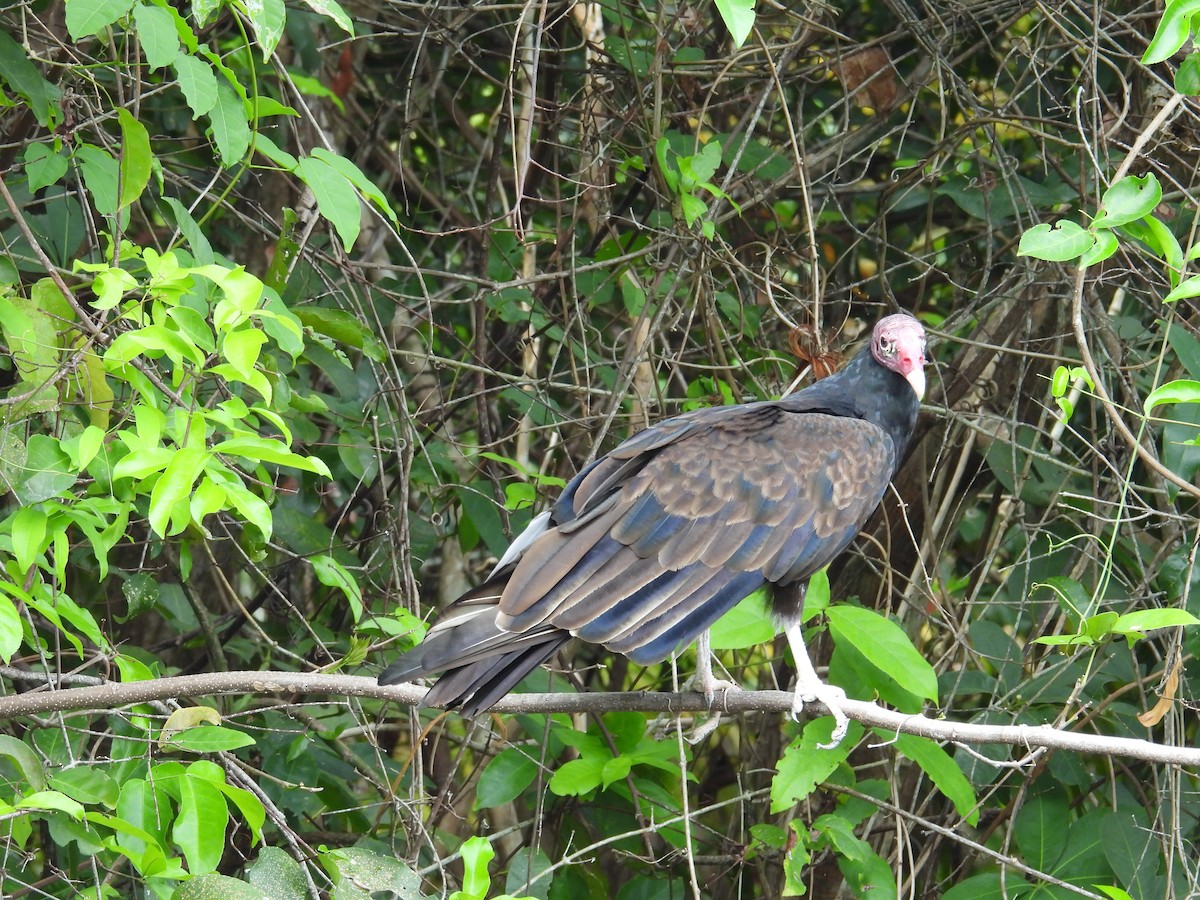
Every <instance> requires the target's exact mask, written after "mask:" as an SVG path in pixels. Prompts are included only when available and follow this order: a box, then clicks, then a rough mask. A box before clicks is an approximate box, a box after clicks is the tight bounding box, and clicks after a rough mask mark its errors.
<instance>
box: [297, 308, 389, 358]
mask: <svg viewBox="0 0 1200 900" xmlns="http://www.w3.org/2000/svg"><path fill="white" fill-rule="evenodd" d="M295 314H296V318H297V319H299V320H300V323H301V324H302V325H303V326H304V327H305V328H311V329H312V330H313V331H315V332H317V334H323V335H325V336H326V337H330V338H333V340H335V341H337V342H338V343H340V344H345V345H346V346H347V347H354V348H355V349H356V350H362V351H363V353H365V354H366V355H367V357H368V358H370V359H372V360H374V361H375V362H383V360H384V359H385V358H386V357H387V350H386V349H385V348H384V347H383V345H382V344H380V343H379V341H378V340H376V339H375V336H374V335H373V334H372V333H371V331H370V329H368V328H367V327H366V326H365V325H363V323H362V322H360V321H359V320H358V317H357V316H354V315H352V314H351V313H348V312H346V311H345V310H343V309H326V308H325V307H322V306H304V307H300V308H298V309H296V310H295Z"/></svg>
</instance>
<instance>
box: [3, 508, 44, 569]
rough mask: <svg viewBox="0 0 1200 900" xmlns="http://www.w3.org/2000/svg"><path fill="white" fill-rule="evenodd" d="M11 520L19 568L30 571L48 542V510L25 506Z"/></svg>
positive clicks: (13, 543)
mask: <svg viewBox="0 0 1200 900" xmlns="http://www.w3.org/2000/svg"><path fill="white" fill-rule="evenodd" d="M10 521H11V523H12V524H11V535H12V551H13V556H14V557H16V560H17V568H18V569H20V571H21V572H28V571H29V570H30V569H32V568H33V567H34V566H35V565H36V564H37V560H38V557H39V556H41V555H42V550H43V549H44V547H45V544H46V522H47V516H46V511H45V510H44V509H42V508H41V507H40V506H23V507H21V508H20V509H18V510H17V511H16V513H15V514H14V515H13V517H12V519H11V520H10Z"/></svg>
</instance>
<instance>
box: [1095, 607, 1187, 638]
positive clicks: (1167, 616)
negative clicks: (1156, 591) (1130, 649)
mask: <svg viewBox="0 0 1200 900" xmlns="http://www.w3.org/2000/svg"><path fill="white" fill-rule="evenodd" d="M1184 625H1200V619H1197V618H1196V617H1195V616H1193V615H1192V614H1191V613H1190V612H1188V611H1187V610H1185V609H1139V610H1137V611H1136V612H1131V613H1126V614H1125V615H1123V616H1121V617H1120V618H1119V619H1117V621H1116V622H1115V623H1113V626H1112V631H1113V632H1114V633H1116V634H1124V635H1127V636H1129V637H1133V636H1135V635H1137V636H1141V635H1142V634H1143V633H1145V632H1147V631H1154V630H1155V629H1157V628H1176V627H1180V626H1184Z"/></svg>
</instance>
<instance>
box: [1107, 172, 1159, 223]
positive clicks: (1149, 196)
mask: <svg viewBox="0 0 1200 900" xmlns="http://www.w3.org/2000/svg"><path fill="white" fill-rule="evenodd" d="M1161 200H1162V186H1161V185H1160V184H1159V183H1158V179H1157V178H1155V177H1154V173H1152V172H1151V173H1147V174H1146V175H1142V176H1138V175H1126V176H1125V177H1124V178H1122V179H1121V180H1120V181H1118V182H1116V183H1115V184H1113V185H1112V186H1111V187H1109V189H1108V190H1107V191H1105V192H1104V197H1103V198H1101V200H1100V214H1099V215H1098V216H1096V218H1095V220H1093V222H1092V228H1116V227H1117V226H1118V225H1124V224H1126V223H1128V222H1134V221H1136V220H1138V219H1142V218H1145V217H1146V216H1148V215H1150V213H1152V212H1153V211H1154V207H1156V206H1158V204H1159V201H1161Z"/></svg>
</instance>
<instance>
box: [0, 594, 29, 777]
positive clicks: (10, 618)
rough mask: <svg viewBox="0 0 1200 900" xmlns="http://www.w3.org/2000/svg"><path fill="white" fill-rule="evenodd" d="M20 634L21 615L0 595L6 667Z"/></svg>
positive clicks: (0, 647) (0, 652) (0, 648)
mask: <svg viewBox="0 0 1200 900" xmlns="http://www.w3.org/2000/svg"><path fill="white" fill-rule="evenodd" d="M22 634H23V632H22V631H21V614H20V613H19V612H17V607H16V606H15V605H14V604H13V602H12V601H11V600H9V599H8V598H7V597H5V596H2V595H0V659H3V660H4V662H5V664H6V665H7V664H8V663H10V662H12V658H13V656H14V655H15V654H16V652H17V651H18V650H20V649H21V637H22ZM0 752H3V751H2V750H0ZM34 786H35V787H36V785H34Z"/></svg>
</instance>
